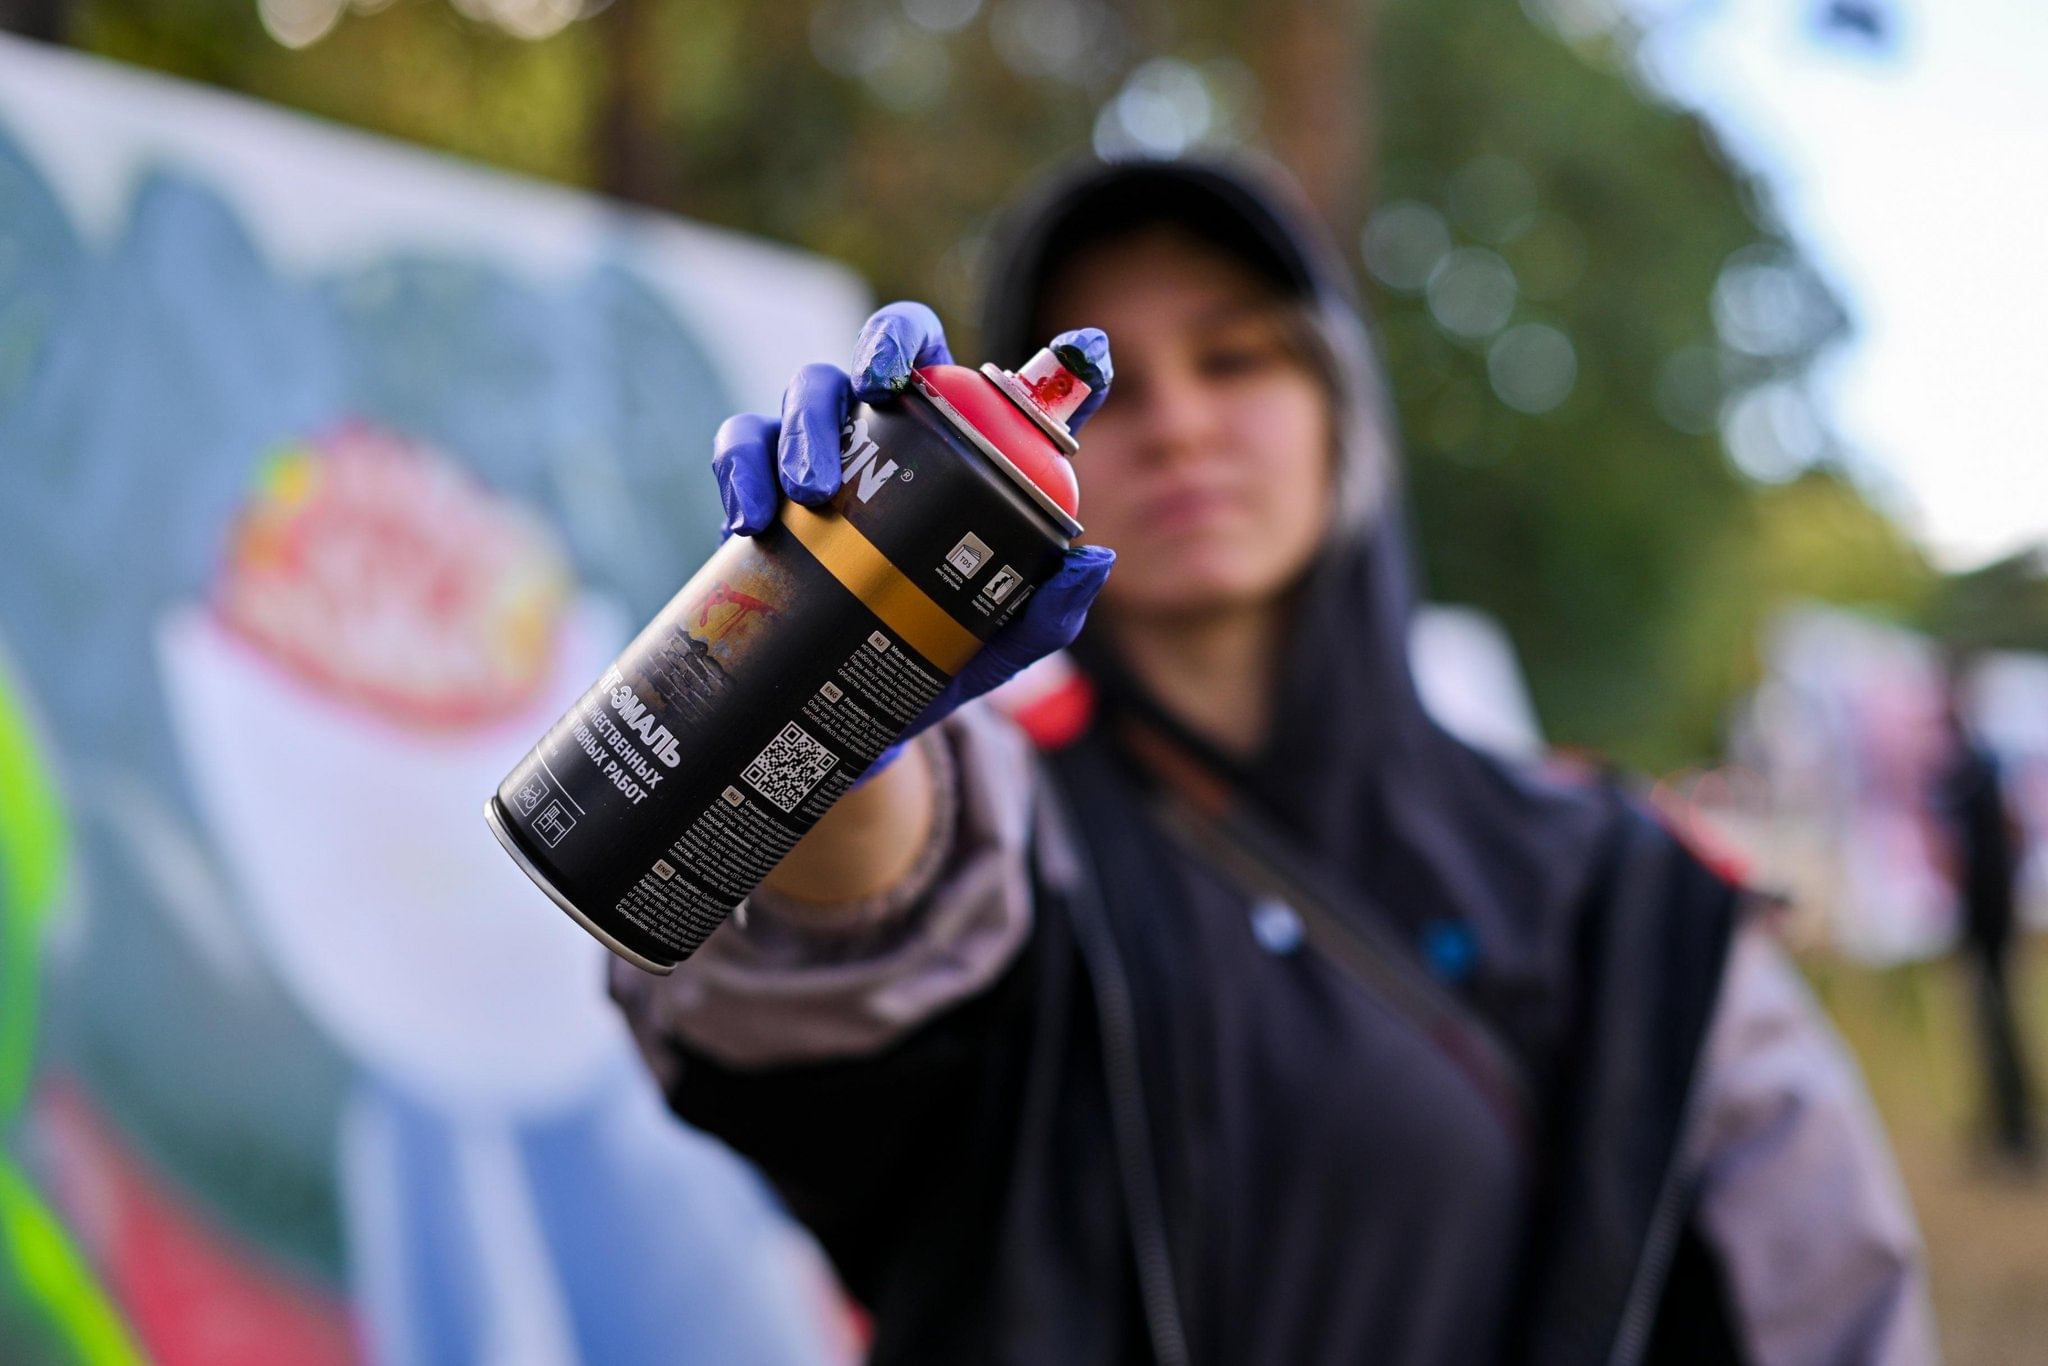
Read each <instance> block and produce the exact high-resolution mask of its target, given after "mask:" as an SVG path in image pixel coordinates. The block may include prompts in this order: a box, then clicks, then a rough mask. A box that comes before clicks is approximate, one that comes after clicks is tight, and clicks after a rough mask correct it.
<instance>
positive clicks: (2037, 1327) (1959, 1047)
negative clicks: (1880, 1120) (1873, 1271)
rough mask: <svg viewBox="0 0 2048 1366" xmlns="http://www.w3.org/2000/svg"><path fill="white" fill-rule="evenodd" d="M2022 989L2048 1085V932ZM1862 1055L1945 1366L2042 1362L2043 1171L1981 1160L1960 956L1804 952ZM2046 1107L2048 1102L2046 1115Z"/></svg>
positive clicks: (2046, 1248) (2036, 1061)
mask: <svg viewBox="0 0 2048 1366" xmlns="http://www.w3.org/2000/svg"><path fill="white" fill-rule="evenodd" d="M2023 966H2024V967H2025V968H2026V969H2027V975H2026V976H2025V977H2024V978H2023V982H2024V989H2023V991H2022V992H2021V993H2020V995H2021V999H2022V1001H2023V1004H2024V1007H2025V1010H2026V1015H2027V1027H2028V1041H2029V1043H2030V1044H2031V1058H2032V1061H2033V1065H2034V1071H2035V1076H2036V1079H2037V1099H2038V1098H2039V1088H2040V1087H2041V1086H2043V1085H2048V1074H2044V1069H2048V938H2043V937H2041V936H2036V942H2035V943H2034V945H2033V947H2032V956H2031V961H2030V962H2027V963H2025V964H2023ZM1806 967H1807V969H1808V973H1809V976H1810V977H1811V978H1812V980H1813V982H1814V985H1815V987H1816V989H1817V990H1818V991H1819V993H1820V995H1821V999H1822V1000H1823V1002H1825V1003H1826V1005H1827V1007H1828V1009H1829V1012H1830V1013H1831V1014H1832V1015H1833V1016H1834V1018H1835V1022H1836V1024H1837V1026H1838V1027H1839V1028H1840V1029H1841V1031H1842V1033H1843V1035H1844V1036H1845V1037H1846V1038H1847V1039H1848V1040H1849V1043H1850V1045H1851V1046H1852V1047H1853V1048H1854V1049H1855V1050H1856V1053H1857V1055H1858V1057H1860V1058H1861V1059H1862V1062H1863V1067H1864V1071H1865V1073H1866V1075H1867V1076H1868V1078H1869V1080H1870V1087H1871V1092H1872V1094H1873V1095H1874V1096H1875V1097H1876V1099H1877V1106H1878V1109H1879V1110H1880V1111H1881V1112H1883V1115H1884V1118H1885V1123H1886V1125H1887V1126H1888V1127H1889V1129H1890V1131H1891V1135H1892V1142H1893V1144H1894V1146H1895V1148H1896V1150H1897V1152H1898V1157H1899V1165H1900V1167H1901V1169H1902V1170H1903V1172H1904V1173H1905V1178H1906V1185H1907V1187H1908V1189H1909V1190H1910V1191H1911V1192H1912V1196H1913V1203H1914V1207H1915V1208H1916V1209H1917V1210H1918V1211H1919V1215H1920V1226H1921V1229H1922V1231H1923V1232H1924V1233H1925V1234H1926V1237H1927V1246H1928V1255H1929V1262H1930V1266H1931V1270H1932V1275H1933V1282H1934V1302H1935V1312H1936V1315H1937V1316H1938V1317H1939V1319H1940V1322H1941V1340H1942V1347H1943V1352H1944V1356H1945V1359H1946V1360H1947V1362H1948V1363H1949V1366H2015V1363H2025V1362H2048V1170H2044V1171H2043V1172H2042V1173H2041V1174H2040V1175H2038V1176H2037V1177H2035V1178H2034V1179H2033V1180H2031V1181H2029V1180H2022V1179H2019V1178H2017V1177H2014V1176H2012V1175H2011V1174H2001V1173H1999V1172H1997V1171H1995V1170H1993V1169H1992V1168H1991V1167H1990V1165H1989V1164H1987V1163H1986V1162H1985V1160H1984V1156H1983V1153H1982V1150H1981V1145H1980V1144H1978V1143H1977V1141H1976V1138H1975V1135H1976V1134H1977V1132H1978V1122H1977V1115H1978V1112H1979V1110H1980V1108H1981V1105H1980V1094H1981V1093H1980V1090H1979V1082H1978V1073H1977V1059H1976V1053H1975V1048H1974V1045H1975V1037H1974V1035H1973V1034H1972V1032H1971V1029H1972V1023H1973V1022H1972V1019H1971V1016H1970V1014H1969V1000H1968V997H1967V995H1966V991H1967V987H1966V983H1965V979H1964V977H1963V975H1962V973H1961V971H1960V970H1959V969H1958V968H1957V967H1956V966H1955V965H1953V964H1949V963H1930V964H1919V965H1915V966H1912V967H1906V968H1898V969H1891V970H1887V971H1883V972H1866V971H1862V970H1858V969H1854V968H1851V967H1848V966H1846V965H1844V964H1842V963H1840V962H1836V961H1826V960H1815V961H1809V962H1808V963H1807V964H1806ZM2044 1119H2048V1114H2044Z"/></svg>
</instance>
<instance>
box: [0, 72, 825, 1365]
mask: <svg viewBox="0 0 2048 1366" xmlns="http://www.w3.org/2000/svg"><path fill="white" fill-rule="evenodd" d="M865 302H866V300H865V297H864V294H863V291H862V288H861V286H860V284H859V282H858V281H857V280H855V279H854V278H852V277H851V276H850V275H849V274H848V273H846V272H845V271H844V270H842V269H840V268H838V267H836V266H834V265H831V264H830V263H826V262H822V261H819V260H817V259H815V258H811V257H806V256H803V255H800V254H797V253H794V252H791V251H788V250H785V249H782V248H778V247H775V246H772V245H769V244H766V243H760V242H755V241H750V240H747V239H744V238H740V237H737V236H734V235H731V234H726V233H720V232H713V231H710V230H707V229H703V228H700V227H695V226H692V225H688V224H684V223H679V222H676V221H673V220H667V219H656V218H651V217H648V216H645V215H639V214H632V213H627V212H625V211H622V210H616V209H612V208H608V207H606V206H604V205H602V204H599V203H597V202H594V201H592V200H589V199H587V198H582V197H578V196H575V195H572V194H569V193H567V192H563V191H558V190H551V189H546V188H543V187H539V186H535V185H531V184H527V183H523V182H519V181H516V180H512V179H508V178H506V177H504V176H501V175H497V174H495V173H488V172H484V171H481V170H478V169H475V168H472V167H468V166H465V165H463V164H461V163H457V162H453V161H450V160H447V159H444V158H440V157H435V156H430V155H427V154H424V153H421V152H418V151H414V150H408V149H405V148H402V147H398V146H395V145H391V144H386V143H382V142H378V141H376V140H373V139H369V138H365V137H362V136H360V135H357V134H353V133H348V132H344V131H342V130H339V129H335V128H332V127H329V126H326V125H323V124H319V123H317V122H314V121H311V120H307V119H304V118H300V117H297V116H290V115H285V114H282V113H280V112H278V111H274V110H271V109H268V108H266V107H263V106H259V105H255V104H252V103H250V102H247V101H243V100H239V99H235V98H231V97H227V96H224V95H221V94H218V93H214V92H209V91H205V90H200V89H197V88H193V87H189V86H183V85H179V84H177V83H173V82H169V81H166V80H163V79H161V78H156V77H144V76H142V75H140V74H138V73H133V72H128V71H124V70H120V69H117V68H113V67H109V66H106V65H104V64H100V63H96V62H92V61H89V60H87V59H82V58H79V57H77V56H75V55H73V54H66V53H59V52H53V51H50V50H47V49H41V48H36V47H32V46H29V45H27V44H23V43H19V42H16V41H12V40H0V1358H4V1359H5V1360H7V1361H9V1362H22V1361H27V1362H40V1361H51V1362H80V1361H83V1362H128V1361H157V1362H165V1363H202V1362H203V1363H207V1366H223V1364H227V1366H232V1364H233V1363H241V1362H248V1363H255V1362H263V1363H274V1362H280V1361H290V1362H294V1363H315V1362H342V1361H357V1360H364V1361H376V1362H390V1363H410V1362H426V1363H441V1362H451V1363H453V1362H478V1363H486V1362H488V1363H526V1362H532V1363H556V1362H576V1361H588V1362H605V1363H613V1362H636V1361H648V1362H651V1361H663V1362H683V1363H689V1362H707V1363H708V1362H718V1363H735V1362H737V1363H745V1362H796V1361H816V1360H821V1359H824V1360H830V1359H835V1358H836V1357H839V1356H843V1355H844V1353H845V1348H844V1345H843V1343H842V1342H841V1341H840V1340H839V1338H838V1337H837V1336H836V1334H838V1332H839V1331H840V1330H839V1327H838V1321H837V1317H836V1314H837V1311H836V1308H835V1305H834V1300H833V1296H832V1292H831V1290H830V1287H829V1281H828V1279H827V1277H826V1276H825V1275H824V1273H823V1270H822V1264H821V1263H820V1262H819V1260H818V1258H817V1256H816V1253H815V1251H814V1250H813V1249H812V1248H811V1246H810V1245H809V1244H808V1243H807V1242H806V1241H805V1240H804V1239H803V1238H802V1237H801V1236H800V1235H799V1234H797V1233H796V1232H794V1231H793V1229H792V1227H791V1226H790V1225H789V1224H788V1222H787V1221H786V1220H785V1219H784V1218H783V1217H782V1216H781V1215H780V1214H779V1213H778V1212H777V1211H776V1210H775V1209H774V1208H773V1205H772V1201H771V1199H770V1197H769V1196H768V1194H767V1193H766V1192H765V1190H764V1189H763V1188H762V1187H761V1185H760V1184H759V1182H758V1181H757V1180H756V1179H755V1178H754V1177H753V1176H752V1174H751V1173H750V1172H748V1171H747V1170H746V1169H744V1168H743V1167H742V1166H741V1164H739V1163H738V1162H737V1161H736V1160H735V1159H734V1158H732V1156H731V1155H730V1154H729V1153H727V1152H726V1151H725V1150H724V1149H722V1148H720V1147H719V1146H717V1145H716V1144H714V1143H712V1142H711V1141H710V1140H708V1139H705V1138H702V1137H700V1136H697V1135H694V1134H692V1133H690V1132H689V1131H687V1130H686V1129H684V1128H682V1127H681V1126H680V1125H679V1124H676V1123H675V1122H673V1121H672V1120H671V1119H670V1118H669V1117H668V1116H667V1114H666V1112H665V1111H664V1110H663V1109H662V1108H661V1105H660V1101H659V1098H658V1097H657V1096H656V1095H655V1094H654V1093H653V1091H652V1089H651V1086H650V1084H649V1082H648V1081H647V1080H646V1078H645V1077H644V1075H643V1073H642V1071H641V1069H640V1068H639V1066H638V1065H637V1062H636V1060H635V1059H634V1058H633V1056H632V1055H631V1053H630V1046H629V1044H628V1041H627V1039H626V1037H625V1034H624V1032H623V1029H622V1028H621V1026H620V1024H619V1022H618V1021H617V1019H616V1018H615V1017H614V1015H613V1013H612V1011H611V1009H610V1007H609V1005H608V1003H607V1002H606V1000H605V998H604V995H603V991H602V966H603V964H602V957H603V955H602V950H600V949H599V948H598V947H597V946H596V945H595V944H594V943H592V942H591V941H590V940H588V939H587V938H586V937H585V936H584V935H582V934H581V932H580V931H578V930H576V929H575V928H574V927H573V926H572V925H571V924H570V923H569V922H568V921H567V919H566V918H564V917H563V916H561V915H560V914H559V913H558V912H556V911H555V910H553V908H552V907H550V906H549V905H548V904H547V902H546V901H545V900H544V899H543V898H542V897H541V896H540V894H539V893H538V892H536V891H535V890H534V889H533V888H532V887H531V886H529V885H528V884H527V883H526V882H525V880H524V878H522V877H521V876H520V874H519V873H518V872H517V871H516V870H515V869H514V868H513V867H512V865H511V864H510V862H509V861H507V860H506V859H505V858H504V856H503V855H502V854H501V853H500V852H499V851H498V849H497V847H496V845H495V844H494V843H493V842H492V840H491V838H490V836H489V835H488V833H487V832H486V830H485V828H484V825H483V822H482V820H481V817H480V809H481V803H482V800H483V798H484V796H485V795H486V794H487V793H488V792H489V791H490V790H491V788H492V787H493V785H494V784H495V783H496V781H497V779H498V778H499V777H500V776H501V775H502V774H503V772H504V771H505V770H506V769H507V768H508V767H509V766H510V764H511V763H512V762H513V761H514V760H515V759H516V758H517V757H518V755H519V754H520V753H521V752H522V751H523V750H524V748H525V747H526V746H527V745H528V744H529V743H530V742H531V741H532V739H533V738H534V737H535V736H537V735H538V734H539V732H540V731H541V729H542V728H543V727H544V726H545V725H546V724H547V723H548V722H549V721H550V720H552V719H553V717H554V716H555V715H556V714H557V713H558V712H559V711H560V709H561V708H562V707H563V706H564V705H565V704H566V703H567V701H568V700H569V699H570V698H571V697H572V696H573V695H575V693H576V692H578V691H579V690H580V689H581V687H582V686H583V685H584V684H586V683H587V682H588V680H589V679H590V678H591V677H593V676H594V675H595V673H596V671H597V670H598V669H599V668H600V667H601V665H602V664H603V663H604V662H605V661H606V660H607V659H608V658H609V657H610V655H611V653H612V652H613V651H614V650H615V649H616V648H617V647H618V646H619V645H621V644H622V643H623V642H624V640H625V639H626V637H627V634H628V632H629V630H630V628H631V627H632V626H634V625H636V624H637V623H638V622H639V621H641V620H643V619H644V618H645V617H646V616H648V615H649V614H651V613H652V612H653V611H654V609H655V608H656V607H657V606H658V605H659V604H660V603H661V602H662V601H663V600H664V599H666V597H667V596H668V595H669V594H670V593H671V592H672V591H673V590H674V589H675V588H676V587H677V586H679V585H680V584H681V583H682V581H683V580H684V579H685V578H686V577H687V574H688V571H689V570H690V569H691V568H692V567H694V565H695V564H696V562H697V561H698V560H700V559H701V558H702V557H703V556H704V555H705V554H706V553H708V551H709V550H710V548H711V547H712V546H713V545H714V544H715V541H716V527H717V520H718V518H717V510H716V506H715V496H714V493H713V488H712V484H711V480H710V477H709V474H708V471H707V468H706V461H707V457H708V452H709V447H710V440H711V435H712V433H713V431H714V430H715V428H716V426H717V424H718V422H719V421H720V420H721V418H722V417H723V416H724V415H725V414H727V413H729V412H732V411H736V410H738V409H740V408H743V407H751V408H760V407H772V405H774V404H775V402H776V401H777V395H778V394H779V391H780V388H781V384H782V382H783V380H784V378H786V376H787V375H788V374H789V373H790V372H791V371H792V370H793V369H794V368H795V367H796V366H798V365H800V364H802V363H804V362H806V361H810V360H817V359H834V360H843V359H844V357H843V355H842V354H841V353H842V352H844V351H845V349H846V348H847V346H848V345H849V344H850V341H851V338H852V336H853V334H854V331H855V329H856V327H857V326H858V323H859V320H860V317H861V316H862V314H863V312H864V306H865Z"/></svg>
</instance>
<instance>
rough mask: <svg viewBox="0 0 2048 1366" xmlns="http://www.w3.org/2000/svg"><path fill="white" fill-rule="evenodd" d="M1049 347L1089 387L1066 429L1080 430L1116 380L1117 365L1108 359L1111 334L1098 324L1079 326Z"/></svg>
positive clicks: (1053, 341)
mask: <svg viewBox="0 0 2048 1366" xmlns="http://www.w3.org/2000/svg"><path fill="white" fill-rule="evenodd" d="M1048 349H1049V350H1051V352H1052V353H1053V355H1055V356H1057V357H1059V362H1060V364H1061V365H1064V366H1066V367H1067V369H1069V370H1071V371H1072V372H1073V374H1074V378H1075V379H1078V380H1080V381H1081V383H1083V384H1085V385H1087V386H1088V388H1089V391H1090V392H1089V394H1088V397H1086V398H1084V399H1082V400H1081V406H1080V407H1079V408H1076V409H1075V410H1074V415H1073V416H1072V417H1070V418H1068V419H1067V430H1068V431H1070V432H1076V433H1078V432H1079V431H1080V430H1081V424H1082V423H1084V422H1086V421H1087V420H1088V419H1089V418H1091V417H1093V416H1095V410H1096V409H1097V408H1100V407H1101V406H1102V401H1103V400H1104V399H1106V398H1108V397H1109V386H1110V385H1111V384H1112V383H1114V382H1115V380H1116V366H1114V365H1113V364H1111V363H1110V359H1109V337H1108V335H1107V334H1106V333H1104V332H1103V330H1102V329H1101V328H1099V327H1079V328H1075V329H1074V330H1073V331H1071V332H1062V333H1060V334H1059V335H1058V336H1057V337H1054V338H1053V339H1052V342H1051V344H1050V346H1049V348H1048Z"/></svg>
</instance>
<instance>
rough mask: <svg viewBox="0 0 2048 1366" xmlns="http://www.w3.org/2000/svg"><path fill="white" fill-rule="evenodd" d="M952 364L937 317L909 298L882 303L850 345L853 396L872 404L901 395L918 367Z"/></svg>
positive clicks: (951, 355) (944, 332)
mask: <svg viewBox="0 0 2048 1366" xmlns="http://www.w3.org/2000/svg"><path fill="white" fill-rule="evenodd" d="M952 363H953V353H952V351H951V350H949V349H948V348H947V346H946V329H945V327H944V326H943V325H942V324H941V323H940V322H939V315H938V314H936V313H934V312H932V311H931V309H930V308H928V307H926V306H925V305H924V304H921V303H918V302H916V301H915V300H912V299H903V300H899V301H898V302H896V303H893V304H885V305H883V306H882V307H881V308H878V309H876V310H875V311H874V313H873V314H871V315H870V316H869V318H868V320H867V322H866V324H865V325H863V326H862V327H861V330H860V337H859V339H858V340H856V341H855V342H854V344H853V392H854V396H855V397H856V398H860V399H864V400H866V401H867V402H870V403H873V402H875V401H876V400H878V399H883V398H887V397H888V396H889V395H891V394H895V393H900V392H902V390H903V386H904V385H906V384H908V383H910V372H911V371H912V370H915V369H916V368H917V367H918V366H920V365H950V364H952Z"/></svg>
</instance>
